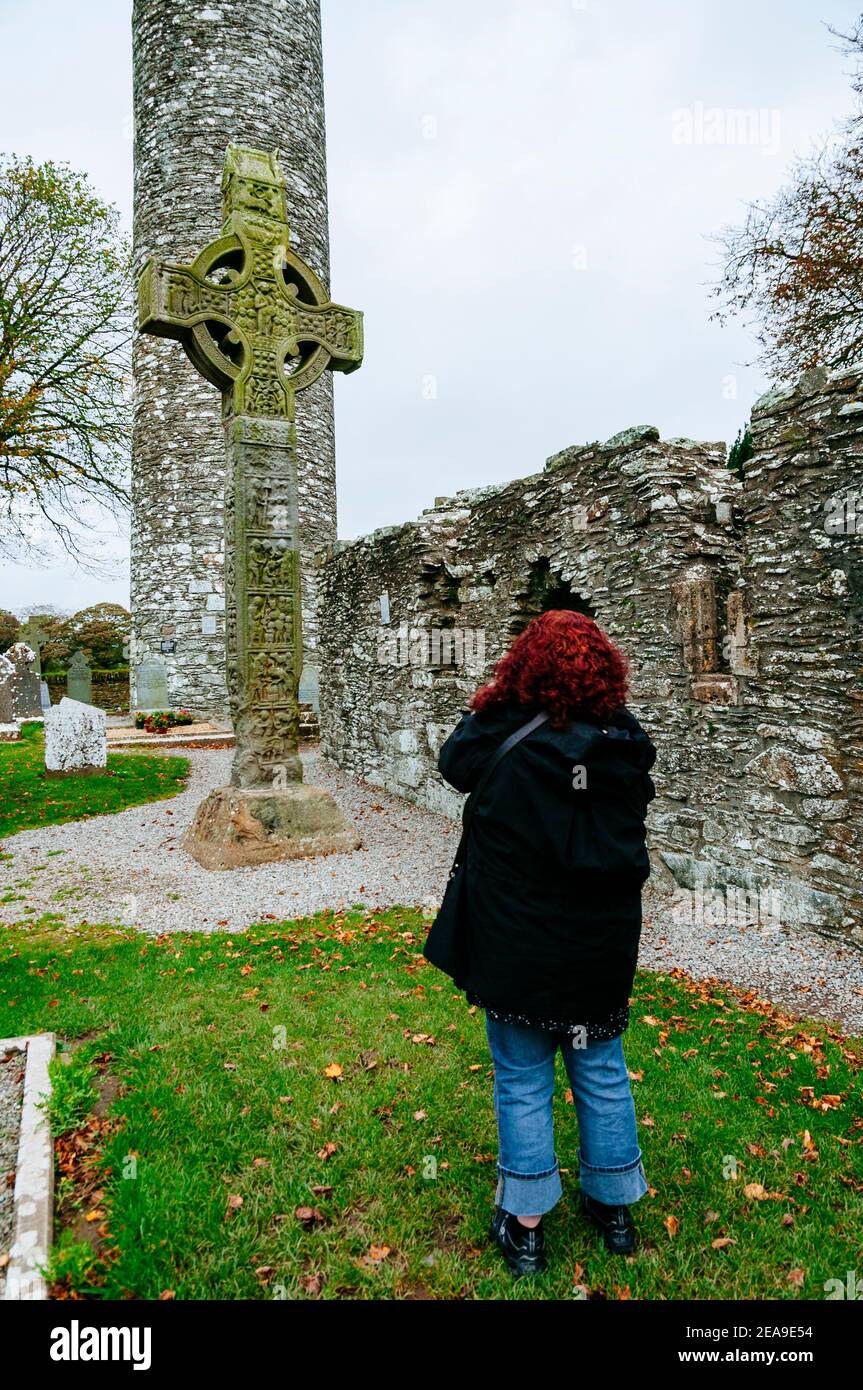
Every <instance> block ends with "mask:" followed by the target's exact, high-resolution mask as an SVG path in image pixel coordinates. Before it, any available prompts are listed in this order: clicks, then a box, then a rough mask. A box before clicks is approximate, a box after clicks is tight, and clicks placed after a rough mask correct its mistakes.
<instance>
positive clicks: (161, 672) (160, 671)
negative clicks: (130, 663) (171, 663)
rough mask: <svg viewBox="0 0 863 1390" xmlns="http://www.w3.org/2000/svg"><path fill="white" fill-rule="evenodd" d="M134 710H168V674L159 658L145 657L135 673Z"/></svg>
mask: <svg viewBox="0 0 863 1390" xmlns="http://www.w3.org/2000/svg"><path fill="white" fill-rule="evenodd" d="M135 708H136V709H139V710H153V709H170V708H171V706H170V702H169V696H168V672H167V670H166V667H165V663H164V661H163V660H162V658H161V657H160V656H145V657H144V660H143V661H142V662H140V663H139V665H138V668H137V670H136V671H135Z"/></svg>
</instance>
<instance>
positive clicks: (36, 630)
mask: <svg viewBox="0 0 863 1390" xmlns="http://www.w3.org/2000/svg"><path fill="white" fill-rule="evenodd" d="M17 641H19V642H26V644H27V646H28V647H31V648H32V649H33V652H34V653H35V656H36V660H35V662H34V664H33V670H34V672H35V673H36V675H37V676H39V677H40V678H41V675H42V647H43V646H44V645H45V643H46V642H47V641H48V633H47V632H46V631H45V629H44V627H43V626H42V622H41V620H40V617H39V615H38V613H34V614H33V615H32V616H31V617H30V618H28V619H27V621H26V623H25V624H24V626H23V627H22V628H20V629H19V631H18V633H17Z"/></svg>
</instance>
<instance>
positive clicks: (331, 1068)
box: [324, 1062, 342, 1080]
mask: <svg viewBox="0 0 863 1390" xmlns="http://www.w3.org/2000/svg"><path fill="white" fill-rule="evenodd" d="M341 1074H342V1068H341V1067H340V1065H339V1063H338V1062H330V1063H329V1064H328V1065H327V1066H325V1067H324V1076H329V1077H330V1078H331V1079H332V1080H335V1078H336V1077H337V1076H341Z"/></svg>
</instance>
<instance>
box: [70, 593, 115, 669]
mask: <svg viewBox="0 0 863 1390" xmlns="http://www.w3.org/2000/svg"><path fill="white" fill-rule="evenodd" d="M131 631H132V619H131V617H130V615H129V613H128V611H127V610H126V609H125V608H123V606H122V604H119V603H96V604H94V605H93V607H92V608H84V609H82V610H81V612H80V613H75V614H73V616H72V617H71V618H69V619H68V620H67V622H66V624H65V626H64V629H63V637H64V640H65V641H66V644H67V646H68V648H69V655H70V656H71V655H72V652H74V651H77V649H78V648H79V647H80V648H81V650H82V651H83V653H84V655H85V656H86V658H87V660H88V661H89V663H90V665H91V666H94V667H96V668H98V669H99V670H112V669H116V668H117V667H119V666H127V665H128V651H129V638H130V635H131Z"/></svg>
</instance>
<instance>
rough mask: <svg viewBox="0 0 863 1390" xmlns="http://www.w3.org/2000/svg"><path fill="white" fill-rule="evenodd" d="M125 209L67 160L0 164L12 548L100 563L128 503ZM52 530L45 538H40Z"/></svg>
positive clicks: (1, 448) (6, 494) (3, 523)
mask: <svg viewBox="0 0 863 1390" xmlns="http://www.w3.org/2000/svg"><path fill="white" fill-rule="evenodd" d="M131 284H132V280H131V263H130V254H129V248H128V245H127V243H126V241H125V240H124V238H123V237H122V236H121V234H120V229H119V213H118V212H117V210H116V209H115V208H114V207H111V206H109V205H107V204H105V203H103V202H102V201H101V200H100V199H99V197H98V196H97V195H96V193H95V191H94V190H93V188H92V187H91V185H90V184H89V182H88V180H87V178H86V176H85V175H83V174H79V173H75V172H74V171H72V170H71V169H69V168H68V167H67V166H66V165H61V164H52V163H46V164H35V163H34V162H33V161H32V160H31V159H17V158H15V157H14V156H0V552H2V553H5V554H7V555H9V556H11V557H13V558H16V559H21V558H26V559H28V560H31V561H32V560H33V559H34V558H38V557H39V553H40V551H41V550H44V549H45V548H46V542H45V540H43V539H41V537H44V536H47V537H48V538H49V539H50V538H51V537H54V538H56V539H58V540H59V541H60V543H61V544H62V546H63V548H64V549H65V550H66V551H67V552H69V553H71V554H72V555H73V556H75V558H76V559H78V561H79V562H83V563H84V564H85V565H87V564H90V565H91V566H92V565H93V564H95V565H96V566H97V567H98V563H99V556H98V550H97V547H96V546H94V544H93V537H92V534H90V535H88V533H92V532H94V530H95V529H96V527H97V525H98V518H99V514H100V512H101V513H102V514H103V515H104V509H105V508H107V509H109V511H111V512H113V513H115V514H116V513H119V512H120V511H122V510H123V509H125V507H126V505H127V503H128V470H129V442H130V429H131V406H130V390H129V380H130V378H129V352H130V344H131V324H132V315H131V310H132V294H131ZM40 533H41V536H40Z"/></svg>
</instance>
